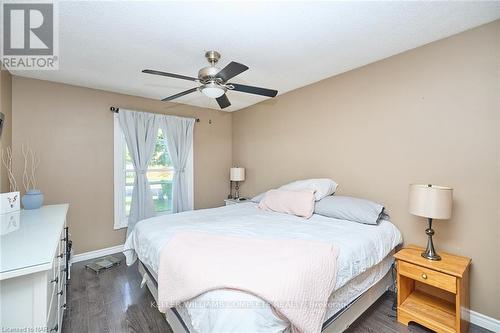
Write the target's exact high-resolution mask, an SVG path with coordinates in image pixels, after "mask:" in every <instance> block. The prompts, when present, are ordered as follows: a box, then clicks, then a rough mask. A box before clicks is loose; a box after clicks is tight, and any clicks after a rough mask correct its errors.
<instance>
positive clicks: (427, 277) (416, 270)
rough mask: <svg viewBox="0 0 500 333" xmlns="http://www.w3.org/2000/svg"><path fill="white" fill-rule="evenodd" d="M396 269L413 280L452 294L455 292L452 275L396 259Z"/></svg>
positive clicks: (454, 279) (455, 287)
mask: <svg viewBox="0 0 500 333" xmlns="http://www.w3.org/2000/svg"><path fill="white" fill-rule="evenodd" d="M398 271H399V274H401V275H404V276H407V277H409V278H411V279H414V280H415V281H420V282H422V283H425V284H429V285H431V286H434V287H437V288H439V289H443V290H446V291H449V292H451V293H454V294H456V293H457V278H456V277H454V276H452V275H447V274H444V273H441V272H437V271H433V270H430V269H427V268H424V267H421V266H418V265H413V264H410V263H407V262H404V261H401V260H398Z"/></svg>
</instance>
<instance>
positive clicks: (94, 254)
mask: <svg viewBox="0 0 500 333" xmlns="http://www.w3.org/2000/svg"><path fill="white" fill-rule="evenodd" d="M122 251H123V244H122V245H116V246H112V247H107V248H105V249H100V250H95V251H89V252H84V253H80V254H75V255H73V256H72V257H71V263H75V262H79V261H84V260H89V259H95V258H99V257H103V256H107V255H110V254H115V253H120V252H122Z"/></svg>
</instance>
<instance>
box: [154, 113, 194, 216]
mask: <svg viewBox="0 0 500 333" xmlns="http://www.w3.org/2000/svg"><path fill="white" fill-rule="evenodd" d="M194 122H195V119H192V118H184V117H175V116H163V117H162V121H161V125H160V126H161V129H162V131H163V133H165V136H166V140H167V147H168V153H169V154H170V160H171V161H172V164H173V167H174V181H173V185H172V213H178V212H183V211H186V210H189V209H191V205H190V199H189V190H188V177H187V174H186V165H187V161H188V157H189V154H190V153H191V149H192V148H193V129H194Z"/></svg>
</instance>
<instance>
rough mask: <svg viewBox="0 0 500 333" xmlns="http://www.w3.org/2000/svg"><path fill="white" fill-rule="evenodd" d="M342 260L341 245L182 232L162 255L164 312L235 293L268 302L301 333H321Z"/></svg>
mask: <svg viewBox="0 0 500 333" xmlns="http://www.w3.org/2000/svg"><path fill="white" fill-rule="evenodd" d="M337 256H338V249H337V248H336V247H335V246H332V245H330V244H327V243H322V242H316V241H306V240H298V239H255V238H243V237H234V236H219V235H214V234H208V233H200V232H181V233H178V234H176V235H175V236H174V238H172V239H171V240H170V241H169V242H168V243H167V244H166V245H165V247H164V248H163V249H162V252H161V254H160V265H159V270H158V305H159V309H160V311H162V312H165V311H166V310H167V309H168V308H171V307H174V306H177V305H179V304H180V303H182V302H185V301H187V300H189V299H192V298H194V297H196V296H198V295H200V294H202V293H204V292H207V291H210V290H214V289H223V288H231V289H238V290H241V291H245V292H248V293H251V294H254V295H256V296H258V297H260V298H262V299H264V300H265V301H267V302H268V303H269V304H271V306H272V307H273V308H274V309H275V310H276V311H277V312H278V313H279V314H280V315H282V316H284V317H286V318H287V319H288V320H289V321H290V323H291V325H292V327H293V329H295V330H298V331H300V332H304V333H306V332H320V331H321V326H322V323H323V318H324V316H325V312H326V306H327V304H328V298H329V296H330V294H331V293H332V291H333V288H334V286H335V279H336V274H337ZM233 306H234V305H233Z"/></svg>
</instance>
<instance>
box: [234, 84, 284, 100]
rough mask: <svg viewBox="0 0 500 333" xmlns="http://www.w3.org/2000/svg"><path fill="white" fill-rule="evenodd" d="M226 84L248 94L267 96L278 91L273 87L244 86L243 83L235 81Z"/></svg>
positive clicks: (271, 95)
mask: <svg viewBox="0 0 500 333" xmlns="http://www.w3.org/2000/svg"><path fill="white" fill-rule="evenodd" d="M227 85H231V86H233V87H234V88H233V89H231V90H234V91H240V92H244V93H248V94H254V95H262V96H267V97H275V96H276V95H277V94H278V91H277V90H273V89H266V88H259V87H252V86H246V85H244V84H237V83H228V84H227Z"/></svg>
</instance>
